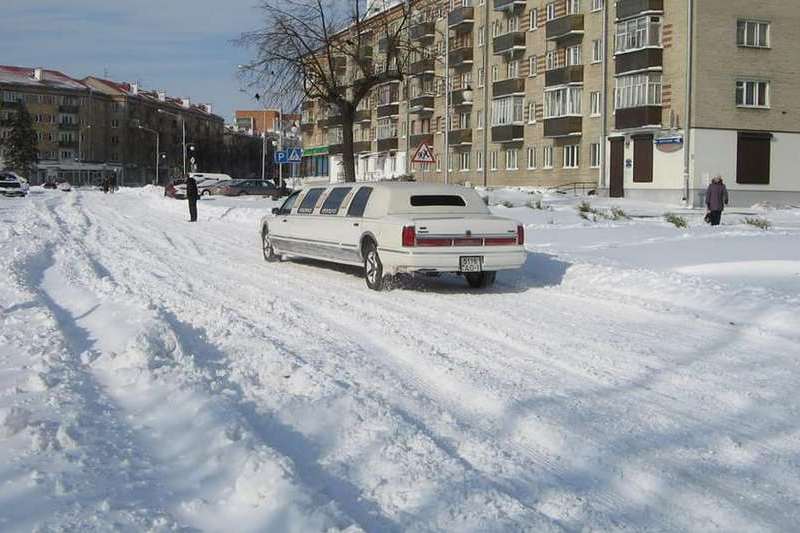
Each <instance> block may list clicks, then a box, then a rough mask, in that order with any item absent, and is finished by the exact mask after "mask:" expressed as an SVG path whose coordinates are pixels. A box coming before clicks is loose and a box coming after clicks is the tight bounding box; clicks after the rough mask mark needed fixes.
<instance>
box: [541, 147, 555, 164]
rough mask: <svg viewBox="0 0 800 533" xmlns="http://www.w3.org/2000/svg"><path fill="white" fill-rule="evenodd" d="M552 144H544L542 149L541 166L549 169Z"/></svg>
mask: <svg viewBox="0 0 800 533" xmlns="http://www.w3.org/2000/svg"><path fill="white" fill-rule="evenodd" d="M553 151H554V150H553V145H552V144H549V145H546V146H545V147H544V148H543V150H542V168H544V169H547V170H550V169H552V168H553Z"/></svg>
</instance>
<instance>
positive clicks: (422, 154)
mask: <svg viewBox="0 0 800 533" xmlns="http://www.w3.org/2000/svg"><path fill="white" fill-rule="evenodd" d="M411 162H412V163H435V162H436V158H435V157H433V146H431V145H429V144H426V143H422V144H420V145H419V146H418V147H417V151H416V152H414V157H413V158H411Z"/></svg>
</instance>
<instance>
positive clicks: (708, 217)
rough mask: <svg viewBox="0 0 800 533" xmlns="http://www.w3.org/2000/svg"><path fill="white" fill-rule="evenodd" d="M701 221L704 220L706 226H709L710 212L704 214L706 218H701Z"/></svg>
mask: <svg viewBox="0 0 800 533" xmlns="http://www.w3.org/2000/svg"><path fill="white" fill-rule="evenodd" d="M703 220H705V221H706V224H711V211H709V212H708V213H706V216H705V217H703Z"/></svg>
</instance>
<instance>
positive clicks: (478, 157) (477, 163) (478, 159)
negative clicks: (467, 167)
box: [475, 151, 483, 170]
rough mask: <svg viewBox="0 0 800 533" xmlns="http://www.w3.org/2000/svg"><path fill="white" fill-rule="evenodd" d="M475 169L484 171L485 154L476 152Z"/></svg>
mask: <svg viewBox="0 0 800 533" xmlns="http://www.w3.org/2000/svg"><path fill="white" fill-rule="evenodd" d="M475 169H476V170H483V152H481V151H477V152H475Z"/></svg>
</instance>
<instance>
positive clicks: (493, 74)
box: [492, 65, 497, 81]
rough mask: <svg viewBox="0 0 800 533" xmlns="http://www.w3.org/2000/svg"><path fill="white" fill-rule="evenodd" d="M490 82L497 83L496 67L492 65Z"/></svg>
mask: <svg viewBox="0 0 800 533" xmlns="http://www.w3.org/2000/svg"><path fill="white" fill-rule="evenodd" d="M492 81H497V65H492Z"/></svg>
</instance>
